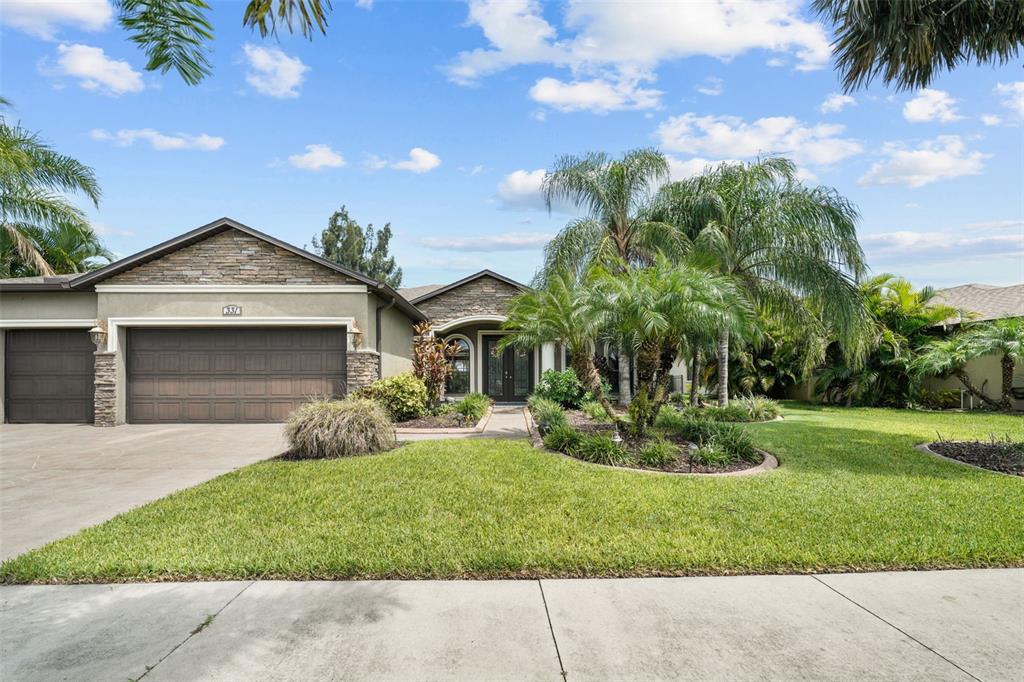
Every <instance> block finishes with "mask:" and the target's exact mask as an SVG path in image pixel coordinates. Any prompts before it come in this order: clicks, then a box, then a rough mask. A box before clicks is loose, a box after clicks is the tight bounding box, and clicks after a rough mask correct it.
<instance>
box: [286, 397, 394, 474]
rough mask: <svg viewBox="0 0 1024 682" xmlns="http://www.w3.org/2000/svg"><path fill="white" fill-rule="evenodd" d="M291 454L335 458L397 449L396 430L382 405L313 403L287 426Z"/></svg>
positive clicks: (354, 401)
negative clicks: (395, 447) (395, 446)
mask: <svg viewBox="0 0 1024 682" xmlns="http://www.w3.org/2000/svg"><path fill="white" fill-rule="evenodd" d="M285 435H286V436H287V438H288V443H289V446H290V454H291V456H292V457H296V458H300V459H332V458H336V457H349V456H351V455H364V454H368V453H371V452H380V451H382V450H387V449H389V448H392V447H394V445H395V429H394V427H393V426H392V425H391V421H390V419H389V418H388V415H387V413H386V412H385V411H384V409H383V408H382V407H381V406H380V404H379V403H377V402H376V401H373V400H367V399H365V398H348V399H346V400H314V401H312V402H308V403H306V404H304V405H301V406H300V407H299V408H298V409H296V410H295V411H294V412H292V413H291V415H290V416H289V417H288V423H287V424H286V425H285Z"/></svg>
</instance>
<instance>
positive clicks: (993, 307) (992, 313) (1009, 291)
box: [935, 284, 1024, 324]
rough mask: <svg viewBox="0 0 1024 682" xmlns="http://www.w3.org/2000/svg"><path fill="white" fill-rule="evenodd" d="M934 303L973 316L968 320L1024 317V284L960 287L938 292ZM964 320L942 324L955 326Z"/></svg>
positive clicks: (968, 285) (954, 320)
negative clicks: (951, 307) (972, 314)
mask: <svg viewBox="0 0 1024 682" xmlns="http://www.w3.org/2000/svg"><path fill="white" fill-rule="evenodd" d="M935 299H936V302H941V303H945V304H946V305H950V306H953V307H954V308H959V309H960V310H963V311H964V312H966V313H974V316H973V317H971V316H968V317H967V319H971V320H974V321H981V320H995V319H998V318H1000V317H1024V284H1013V285H1010V286H1008V287H996V286H992V285H990V284H961V285H960V286H956V287H950V288H948V289H939V290H938V291H937V292H936V295H935ZM964 321H966V319H953V320H947V321H946V322H945V324H958V323H960V322H964Z"/></svg>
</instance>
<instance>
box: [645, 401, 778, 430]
mask: <svg viewBox="0 0 1024 682" xmlns="http://www.w3.org/2000/svg"><path fill="white" fill-rule="evenodd" d="M669 409H673V408H671V407H670V408H669ZM674 409H675V411H676V412H678V413H679V414H681V415H683V416H685V417H687V418H689V419H707V420H710V421H716V422H736V423H745V422H763V421H770V420H772V419H775V418H776V417H778V416H779V415H780V414H782V410H781V409H780V408H779V404H778V403H777V402H775V401H774V400H771V399H769V398H765V397H763V396H747V397H742V398H736V399H735V400H733V401H732V402H730V403H729V405H728V406H727V407H718V406H717V405H708V406H707V407H693V406H692V405H685V406H678V407H675V408H674ZM662 412H664V409H663V410H662ZM659 416H660V415H659Z"/></svg>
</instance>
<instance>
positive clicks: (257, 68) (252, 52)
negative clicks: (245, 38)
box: [242, 43, 309, 99]
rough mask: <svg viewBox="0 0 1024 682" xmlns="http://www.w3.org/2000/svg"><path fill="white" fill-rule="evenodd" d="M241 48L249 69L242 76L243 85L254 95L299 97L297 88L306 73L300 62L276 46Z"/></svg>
mask: <svg viewBox="0 0 1024 682" xmlns="http://www.w3.org/2000/svg"><path fill="white" fill-rule="evenodd" d="M242 49H243V50H244V51H245V59H246V61H247V62H248V63H249V69H250V70H249V71H247V72H246V74H245V82H246V83H248V84H249V85H251V86H252V87H253V88H255V89H256V92H259V93H260V94H263V95H267V96H268V97H277V98H278V99H289V98H293V97H298V96H299V87H300V86H301V85H302V82H303V81H304V80H305V79H306V73H307V72H308V71H309V67H308V66H306V65H305V64H303V63H302V60H301V59H299V58H298V57H289V56H288V55H286V54H285V53H284V52H282V51H281V50H279V49H278V48H276V47H260V46H258V45H253V44H251V43H246V44H245V45H243V46H242Z"/></svg>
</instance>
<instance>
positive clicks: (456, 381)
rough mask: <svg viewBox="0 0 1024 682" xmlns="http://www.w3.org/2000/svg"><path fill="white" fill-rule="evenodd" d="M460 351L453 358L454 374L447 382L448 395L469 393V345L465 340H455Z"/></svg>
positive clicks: (446, 390) (445, 388)
mask: <svg viewBox="0 0 1024 682" xmlns="http://www.w3.org/2000/svg"><path fill="white" fill-rule="evenodd" d="M453 343H455V344H456V345H457V346H458V347H459V350H458V352H457V353H456V354H455V355H454V356H453V357H452V359H451V364H452V373H451V374H450V375H449V376H448V380H447V381H446V382H445V387H444V390H445V392H446V393H451V394H454V395H463V394H466V393H469V343H468V342H466V340H465V339H454V340H453Z"/></svg>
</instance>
